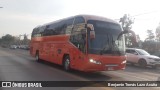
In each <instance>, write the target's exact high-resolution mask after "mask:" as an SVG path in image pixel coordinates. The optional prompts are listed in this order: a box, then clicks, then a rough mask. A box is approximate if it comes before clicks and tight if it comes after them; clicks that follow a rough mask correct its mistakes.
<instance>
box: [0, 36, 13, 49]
mask: <svg viewBox="0 0 160 90" xmlns="http://www.w3.org/2000/svg"><path fill="white" fill-rule="evenodd" d="M14 41H15V37H14V36H12V35H10V34H6V35H5V36H2V38H1V42H0V43H1V45H2V46H5V47H9V45H11V44H13V43H14Z"/></svg>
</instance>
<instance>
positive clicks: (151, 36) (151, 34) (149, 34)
mask: <svg viewBox="0 0 160 90" xmlns="http://www.w3.org/2000/svg"><path fill="white" fill-rule="evenodd" d="M154 38H155V35H154V33H153V31H152V30H147V38H146V40H154Z"/></svg>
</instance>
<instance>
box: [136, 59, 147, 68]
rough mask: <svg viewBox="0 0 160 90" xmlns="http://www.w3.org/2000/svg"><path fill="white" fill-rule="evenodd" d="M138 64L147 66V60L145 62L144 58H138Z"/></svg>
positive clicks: (143, 66)
mask: <svg viewBox="0 0 160 90" xmlns="http://www.w3.org/2000/svg"><path fill="white" fill-rule="evenodd" d="M138 64H139V66H140V67H142V68H145V67H146V66H147V62H146V60H144V59H140V60H139V61H138Z"/></svg>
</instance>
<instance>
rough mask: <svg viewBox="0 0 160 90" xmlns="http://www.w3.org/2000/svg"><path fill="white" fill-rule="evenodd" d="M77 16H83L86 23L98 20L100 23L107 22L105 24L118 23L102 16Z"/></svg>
mask: <svg viewBox="0 0 160 90" xmlns="http://www.w3.org/2000/svg"><path fill="white" fill-rule="evenodd" d="M77 16H82V17H84V19H85V20H86V21H88V20H98V21H105V22H111V23H118V22H116V21H114V20H112V19H109V18H106V17H102V16H96V15H77ZM75 17H76V16H75Z"/></svg>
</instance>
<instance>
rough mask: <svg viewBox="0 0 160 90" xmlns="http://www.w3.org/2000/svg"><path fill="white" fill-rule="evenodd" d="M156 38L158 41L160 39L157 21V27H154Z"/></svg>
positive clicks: (159, 28)
mask: <svg viewBox="0 0 160 90" xmlns="http://www.w3.org/2000/svg"><path fill="white" fill-rule="evenodd" d="M156 39H157V40H158V41H160V23H159V25H158V27H157V28H156Z"/></svg>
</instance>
